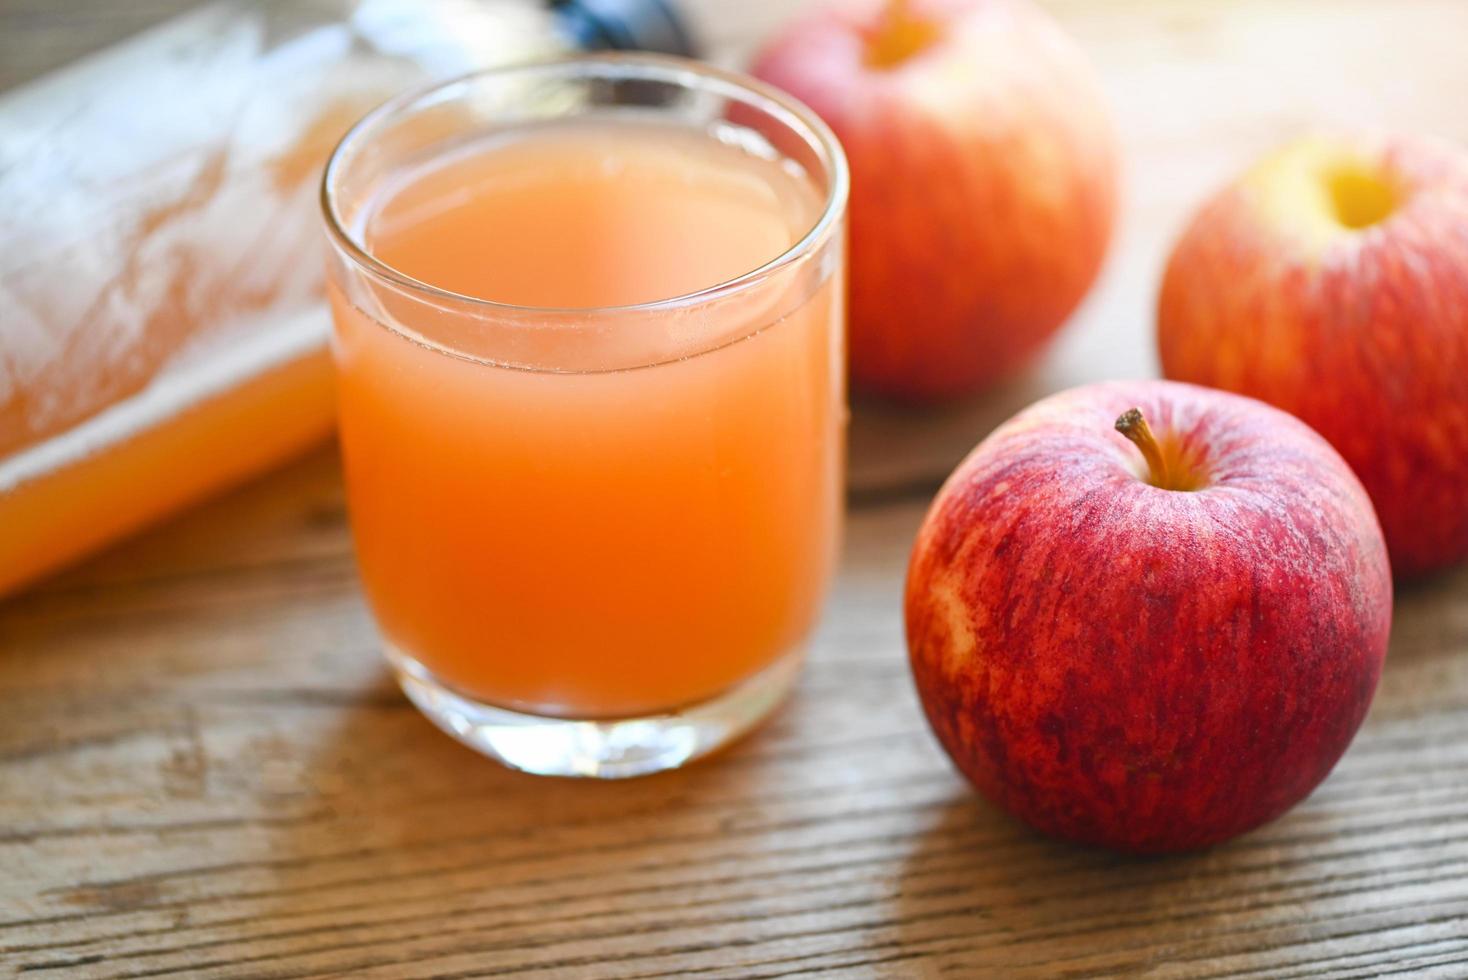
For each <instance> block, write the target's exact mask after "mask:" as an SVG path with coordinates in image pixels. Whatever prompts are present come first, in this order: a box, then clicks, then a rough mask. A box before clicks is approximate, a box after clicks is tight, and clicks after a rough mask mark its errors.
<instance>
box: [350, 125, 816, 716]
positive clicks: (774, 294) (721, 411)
mask: <svg viewBox="0 0 1468 980" xmlns="http://www.w3.org/2000/svg"><path fill="white" fill-rule="evenodd" d="M818 209H819V200H818V195H817V194H816V193H815V189H814V188H813V187H812V186H811V185H810V184H809V183H808V182H807V181H805V180H804V178H800V179H798V180H797V178H796V177H795V176H794V175H793V174H791V173H790V172H789V171H788V170H786V169H785V168H783V167H781V166H780V165H779V164H778V163H776V162H774V161H772V160H768V159H762V158H759V157H755V156H752V155H750V154H747V153H744V152H742V151H740V150H737V149H735V148H733V147H730V146H727V145H723V144H721V143H719V142H717V141H715V140H714V139H712V138H710V137H709V136H707V135H704V134H698V133H690V132H682V131H675V130H670V129H668V128H666V127H658V126H651V125H646V126H644V125H638V124H631V123H627V124H623V123H616V124H612V123H594V124H574V125H573V124H565V125H563V126H562V127H560V128H558V129H553V130H539V131H535V132H534V133H533V135H531V136H527V137H525V139H524V140H523V141H522V142H517V143H511V144H500V145H498V146H488V147H482V148H480V150H479V151H478V152H477V153H476V154H473V155H469V156H462V155H461V156H459V157H456V158H454V159H453V160H451V161H450V162H448V163H447V164H445V165H443V166H440V167H437V168H434V169H430V170H426V171H419V172H417V173H414V174H411V175H409V176H408V177H407V178H405V179H404V180H403V181H400V182H399V183H398V184H396V185H395V187H394V190H393V193H391V194H389V195H387V196H386V197H385V198H383V199H382V200H381V203H380V204H379V205H378V210H377V211H376V213H375V214H373V215H371V216H370V217H369V219H368V221H367V224H366V228H367V230H368V237H369V239H370V244H371V247H372V248H373V250H374V251H375V252H376V254H377V255H378V256H379V257H381V258H382V259H384V260H386V261H388V262H389V263H390V264H392V265H394V266H396V267H397V268H399V269H401V270H402V271H404V272H407V273H408V274H410V275H412V276H414V277H415V278H418V279H420V280H423V281H425V282H429V283H433V284H436V285H440V286H444V287H446V288H449V289H451V290H453V291H456V292H460V293H466V294H471V295H474V296H479V297H489V298H493V299H496V300H499V301H504V302H510V303H519V304H526V303H536V304H545V305H548V306H558V307H567V306H595V305H604V304H626V303H637V302H644V301H647V300H652V299H660V298H665V297H669V296H674V295H677V294H680V293H687V292H690V291H695V290H698V289H702V288H705V287H708V286H711V285H714V284H716V283H718V282H721V281H725V280H728V279H732V278H735V277H737V276H739V275H742V274H743V273H745V272H748V271H750V270H751V269H754V268H755V267H757V266H760V265H762V264H764V263H765V262H767V261H769V260H770V259H772V258H774V257H775V256H776V255H778V254H779V253H780V252H781V251H783V250H784V249H785V248H787V247H788V246H789V244H790V243H792V242H794V241H796V240H797V239H798V238H799V237H800V236H801V235H803V234H804V233H805V231H806V230H807V229H809V227H810V226H811V224H812V223H813V221H814V219H815V216H816V212H817V211H818ZM836 232H837V234H836V237H835V238H834V241H835V243H836V244H835V245H834V246H833V247H837V248H839V243H840V229H837V230H836ZM830 265H831V264H830V263H827V264H826V267H827V268H828V269H829V267H830ZM820 267H821V264H820V263H807V264H805V265H803V266H802V267H801V268H800V269H799V270H793V271H792V272H791V274H789V275H782V276H777V277H775V278H774V279H773V280H771V281H770V282H769V283H767V284H762V285H760V286H758V287H756V288H754V289H753V290H751V291H749V292H748V293H747V294H745V293H741V294H740V295H739V296H737V297H735V298H733V299H731V300H729V301H727V302H719V303H714V304H702V305H698V306H695V307H692V308H690V309H688V310H687V311H684V312H682V313H679V314H677V315H675V314H674V313H673V312H670V311H668V310H661V309H660V310H658V311H655V312H654V313H650V314H646V315H638V316H637V317H634V318H632V319H630V320H628V319H626V318H620V317H607V316H606V315H603V314H596V315H590V316H582V317H580V318H579V319H578V320H577V323H579V325H580V326H579V327H578V328H577V329H574V330H569V331H567V330H561V329H559V328H556V329H552V321H551V320H550V319H547V321H546V323H544V324H542V323H540V322H539V320H538V319H537V316H538V315H534V314H528V315H527V316H525V317H522V318H520V320H519V321H517V322H516V324H515V325H514V326H513V328H508V329H503V330H501V329H500V327H499V326H498V325H496V324H494V323H486V322H485V321H483V320H473V321H470V322H467V323H465V322H461V321H460V318H456V317H452V316H446V315H445V314H444V313H443V312H442V310H441V309H435V308H432V307H430V306H427V305H422V304H413V303H411V302H407V301H405V300H402V299H401V297H400V296H399V297H397V298H390V299H383V298H382V297H377V296H374V295H372V294H371V293H370V291H369V292H367V293H364V292H363V289H362V287H363V284H362V283H361V282H347V281H343V282H338V283H337V284H336V287H335V288H334V289H333V305H334V311H335V316H336V325H337V344H336V354H337V359H338V366H339V376H340V382H339V388H338V390H339V398H340V407H341V412H340V416H341V436H342V445H343V451H344V455H345V459H346V472H347V487H348V495H349V502H350V506H351V511H352V519H353V528H354V532H355V534H356V539H357V546H358V556H359V562H360V566H361V571H362V576H363V580H364V583H365V585H366V588H367V592H368V595H369V598H370V600H371V602H372V606H373V609H374V612H375V613H376V615H377V618H378V621H379V624H380V626H381V628H382V630H383V632H384V633H385V634H386V636H387V638H388V640H389V642H391V643H392V644H393V645H394V646H396V647H397V648H398V649H400V650H402V651H403V652H405V653H406V654H407V655H409V656H411V657H413V658H414V659H416V660H418V661H419V662H421V663H422V664H424V665H425V666H426V667H427V668H428V669H429V670H431V671H432V672H433V673H434V674H435V675H437V676H438V677H439V678H440V679H441V680H443V681H445V682H447V683H448V684H450V685H452V686H454V687H455V688H457V689H459V690H460V691H461V692H463V693H466V694H469V695H470V696H472V697H475V698H478V699H480V700H482V701H486V702H490V703H493V704H498V705H501V706H505V707H511V708H517V709H520V710H529V711H536V712H541V713H546V714H557V715H560V716H563V717H588V718H589V717H617V716H623V717H625V716H631V715H637V714H644V713H648V712H653V711H659V710H664V709H667V708H670V707H676V706H678V705H681V704H689V703H693V702H697V701H701V700H704V699H707V698H711V697H714V696H717V695H718V694H720V693H722V692H723V691H725V690H727V689H728V688H729V687H731V686H733V685H734V684H737V683H738V682H739V681H741V680H743V679H745V678H748V677H750V676H751V675H753V674H755V673H757V672H758V671H759V670H760V669H761V668H763V667H765V666H767V665H769V664H770V663H772V662H773V661H775V660H776V659H778V658H779V657H780V656H782V655H784V654H786V653H788V652H790V651H792V650H793V649H795V648H797V647H798V646H799V645H800V644H801V642H802V641H803V640H804V638H805V636H806V635H807V633H808V632H809V630H810V629H811V627H812V626H813V624H814V622H815V620H816V617H817V613H818V610H819V606H820V602H821V599H822V597H823V594H824V591H825V588H826V584H827V581H828V579H829V577H830V573H831V570H832V564H833V561H834V555H835V546H836V537H837V526H838V520H839V505H840V472H841V455H842V452H841V451H842V424H843V423H842V419H843V401H844V399H843V387H842V376H843V375H842V346H841V341H842V331H841V322H842V306H841V296H842V286H841V276H840V274H839V273H830V272H826V273H824V274H818V270H819V269H820ZM343 286H345V287H347V288H346V289H345V290H344V289H343V288H342V287H343ZM348 295H351V296H352V297H353V298H352V299H351V300H348V298H347V297H348ZM364 297H365V298H364ZM364 307H366V308H370V309H372V310H373V313H372V315H368V314H366V313H364V312H363V308H364ZM383 320H389V321H391V324H390V328H389V327H388V326H384V325H383V323H382V322H381V321H383ZM542 327H544V329H541V328H542ZM415 340H426V341H428V342H429V343H430V344H439V345H442V346H444V347H448V348H451V349H453V350H455V351H459V352H467V353H470V354H472V355H473V356H474V357H476V358H482V360H471V359H465V358H464V357H461V356H452V355H450V354H448V353H445V352H444V351H443V350H438V349H434V348H433V347H432V346H425V345H424V344H423V343H420V342H415ZM715 340H719V343H718V344H714V343H713V341H715ZM670 351H673V352H681V353H680V354H679V356H676V357H662V356H661V355H663V354H667V353H668V352H670ZM690 352H691V353H690ZM695 354H696V356H693V355H695ZM653 355H657V356H653ZM501 364H533V365H537V366H538V367H540V368H542V369H540V370H524V369H520V368H515V367H504V366H500V365H501ZM609 365H610V366H612V367H609ZM618 365H622V366H627V365H639V366H638V368H637V369H636V370H617V369H615V366H618ZM647 365H651V366H647Z"/></svg>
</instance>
